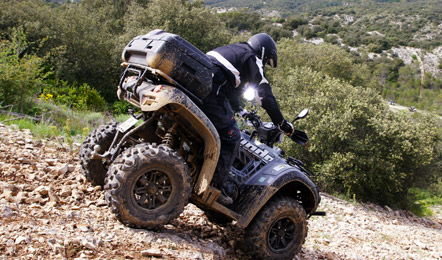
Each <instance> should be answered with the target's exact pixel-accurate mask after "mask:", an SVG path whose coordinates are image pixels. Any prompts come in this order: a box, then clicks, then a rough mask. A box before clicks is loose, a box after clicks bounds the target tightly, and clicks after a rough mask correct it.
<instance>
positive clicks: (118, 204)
mask: <svg viewBox="0 0 442 260" xmlns="http://www.w3.org/2000/svg"><path fill="white" fill-rule="evenodd" d="M191 180H192V179H191V177H190V173H189V168H188V167H187V164H186V163H185V161H184V160H183V159H182V158H181V157H179V156H178V154H177V153H176V152H175V151H173V150H172V149H170V148H169V147H167V146H164V145H159V146H157V145H153V144H148V143H142V144H138V145H135V146H133V147H130V148H129V149H127V150H125V151H124V152H122V153H121V154H120V155H119V156H118V157H117V159H116V160H115V161H114V163H113V164H112V165H111V166H110V167H109V170H108V175H107V178H106V180H105V186H104V189H105V197H106V200H107V202H108V204H109V205H110V206H111V207H112V211H113V212H114V213H115V214H116V217H117V219H118V220H120V221H121V222H122V223H124V224H126V225H129V226H132V227H137V228H159V227H162V226H163V225H165V224H167V223H170V221H172V220H173V219H175V218H176V217H178V215H179V214H181V212H183V210H184V206H186V205H187V203H188V200H189V197H190V194H191V191H192V186H191Z"/></svg>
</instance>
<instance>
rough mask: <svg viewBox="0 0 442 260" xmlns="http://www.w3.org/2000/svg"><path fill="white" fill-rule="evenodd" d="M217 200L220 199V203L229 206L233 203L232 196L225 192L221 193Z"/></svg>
mask: <svg viewBox="0 0 442 260" xmlns="http://www.w3.org/2000/svg"><path fill="white" fill-rule="evenodd" d="M216 201H218V202H219V203H220V204H222V205H224V206H229V205H232V204H233V200H232V198H230V197H229V196H227V195H224V194H223V192H221V194H220V195H219V197H218V199H217V200H216Z"/></svg>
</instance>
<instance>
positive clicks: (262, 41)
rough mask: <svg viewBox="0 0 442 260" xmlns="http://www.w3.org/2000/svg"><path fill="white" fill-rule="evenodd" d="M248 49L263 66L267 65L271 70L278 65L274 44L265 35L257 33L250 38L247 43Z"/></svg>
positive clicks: (268, 36) (270, 38)
mask: <svg viewBox="0 0 442 260" xmlns="http://www.w3.org/2000/svg"><path fill="white" fill-rule="evenodd" d="M247 43H248V44H249V46H250V47H252V49H253V50H254V51H255V53H256V54H257V56H258V57H259V58H260V59H261V60H262V62H263V64H269V65H270V66H272V67H273V68H276V66H277V65H278V54H277V52H276V43H275V41H274V40H273V39H272V37H270V35H268V34H267V33H258V34H255V35H253V36H252V37H250V39H249V40H248V41H247Z"/></svg>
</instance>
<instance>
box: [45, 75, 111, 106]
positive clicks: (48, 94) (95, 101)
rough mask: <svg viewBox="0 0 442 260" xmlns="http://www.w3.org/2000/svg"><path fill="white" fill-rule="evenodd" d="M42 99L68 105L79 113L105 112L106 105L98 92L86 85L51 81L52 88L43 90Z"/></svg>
mask: <svg viewBox="0 0 442 260" xmlns="http://www.w3.org/2000/svg"><path fill="white" fill-rule="evenodd" d="M40 98H41V99H45V100H48V99H50V100H51V101H54V102H55V103H56V104H62V105H67V106H68V107H70V108H72V109H75V110H79V111H86V110H89V111H103V110H104V108H105V105H106V102H105V101H104V99H103V98H102V97H101V96H100V94H99V93H98V91H97V90H95V89H93V88H91V87H90V86H89V85H87V84H86V83H84V84H81V85H78V84H76V83H75V82H74V84H72V85H70V84H69V83H68V82H66V81H63V80H61V81H51V84H50V86H48V87H47V88H45V89H44V90H43V93H42V94H41V95H40Z"/></svg>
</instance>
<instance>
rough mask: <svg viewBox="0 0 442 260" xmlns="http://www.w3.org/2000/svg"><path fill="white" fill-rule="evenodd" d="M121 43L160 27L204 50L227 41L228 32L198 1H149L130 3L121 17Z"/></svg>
mask: <svg viewBox="0 0 442 260" xmlns="http://www.w3.org/2000/svg"><path fill="white" fill-rule="evenodd" d="M124 24H125V34H124V38H125V43H127V42H128V41H129V40H130V39H131V38H133V37H134V36H136V35H140V34H145V33H147V32H149V31H150V30H152V29H157V28H161V29H163V30H165V31H168V32H171V33H175V34H178V35H180V36H181V37H183V38H184V39H186V40H187V41H189V42H190V43H192V44H193V45H195V46H196V47H197V48H199V49H201V50H202V51H203V52H207V51H209V50H211V49H214V48H216V47H218V46H221V45H224V44H227V43H228V42H229V39H230V37H231V36H230V34H229V32H228V31H227V30H226V28H225V26H224V25H223V24H222V23H221V21H220V20H219V18H218V17H217V16H215V15H213V14H212V12H211V10H210V9H209V8H207V7H204V3H203V2H202V1H192V2H189V1H185V0H179V1H176V0H152V1H149V3H148V5H147V7H146V8H144V9H143V8H140V6H139V5H138V4H136V3H132V4H131V5H130V6H129V8H128V12H127V15H126V16H125V17H124Z"/></svg>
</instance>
